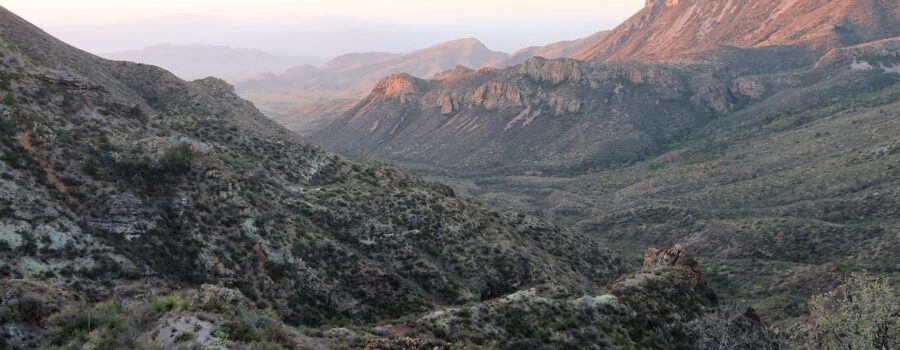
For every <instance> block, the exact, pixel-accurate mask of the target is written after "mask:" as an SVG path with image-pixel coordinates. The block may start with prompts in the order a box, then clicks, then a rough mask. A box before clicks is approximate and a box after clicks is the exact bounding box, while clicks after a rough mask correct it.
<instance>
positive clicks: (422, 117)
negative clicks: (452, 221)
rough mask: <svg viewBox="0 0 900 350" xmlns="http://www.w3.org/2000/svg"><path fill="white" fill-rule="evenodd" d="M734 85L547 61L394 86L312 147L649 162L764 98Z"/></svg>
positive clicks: (436, 158)
mask: <svg viewBox="0 0 900 350" xmlns="http://www.w3.org/2000/svg"><path fill="white" fill-rule="evenodd" d="M733 79H735V77H734V74H732V73H730V72H729V71H727V70H722V69H717V68H716V67H699V68H695V67H685V66H669V65H656V64H631V63H629V64H618V63H617V64H596V63H586V62H579V61H575V60H568V59H553V60H549V59H544V58H532V59H529V60H528V61H526V62H525V63H523V64H521V65H518V66H514V67H510V68H507V69H503V70H479V71H477V72H467V73H462V74H461V75H459V76H456V77H454V78H453V79H449V78H448V79H446V80H434V81H428V82H426V81H422V80H416V79H413V78H411V77H408V76H391V77H388V78H386V79H384V80H383V81H382V82H381V83H379V87H378V88H376V89H375V90H374V91H373V92H372V94H370V95H369V97H367V98H366V99H365V100H363V101H362V102H361V103H360V104H358V105H357V106H356V107H354V108H353V109H352V110H351V111H350V112H349V113H347V114H345V115H344V116H342V117H340V118H338V119H337V120H335V121H334V122H332V123H331V124H330V125H328V126H326V127H324V128H323V129H321V130H319V131H317V132H315V133H313V134H312V135H311V137H312V139H313V140H315V141H316V142H318V143H320V144H322V145H325V146H326V147H330V148H332V149H334V150H337V151H339V152H346V153H348V154H351V155H365V156H368V157H373V156H375V157H381V158H387V159H397V160H412V161H416V162H422V163H431V164H435V165H444V166H450V167H465V168H469V169H471V168H478V167H480V166H490V167H492V168H493V167H495V165H498V164H499V165H501V166H508V167H511V168H519V167H529V168H539V169H552V170H553V171H559V172H564V171H567V170H568V169H570V168H587V167H592V166H602V165H606V164H610V163H616V162H623V161H628V160H636V159H643V158H646V156H647V154H652V153H654V152H655V150H656V149H659V148H660V147H661V146H662V145H663V144H666V143H668V142H671V141H672V140H673V138H675V137H676V136H677V135H681V134H683V133H686V132H688V130H691V129H694V128H696V127H698V126H700V125H702V124H704V123H705V121H706V120H707V119H708V118H711V117H712V116H714V115H717V114H721V113H727V112H729V111H731V110H732V109H733V108H734V106H735V105H736V104H737V103H738V102H739V100H745V99H752V98H755V97H757V96H761V95H760V94H751V93H750V92H748V94H750V95H751V96H744V95H739V94H734V93H732V91H730V89H729V87H730V86H731V82H732V80H733ZM750 88H752V87H751V86H748V87H747V89H750ZM752 92H753V93H756V91H752ZM487 164H491V165H487ZM529 170H533V169H529Z"/></svg>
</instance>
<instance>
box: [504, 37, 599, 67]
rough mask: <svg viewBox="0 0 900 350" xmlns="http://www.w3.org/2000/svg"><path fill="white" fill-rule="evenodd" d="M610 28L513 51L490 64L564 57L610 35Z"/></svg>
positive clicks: (505, 65) (507, 65)
mask: <svg viewBox="0 0 900 350" xmlns="http://www.w3.org/2000/svg"><path fill="white" fill-rule="evenodd" d="M609 32H610V31H608V30H604V31H600V32H597V33H595V34H593V35H591V36H588V37H585V38H581V39H578V40H569V41H560V42H557V43H553V44H550V45H546V46H532V47H527V48H524V49H521V50H519V51H516V52H513V53H512V54H510V55H509V57H506V58H504V59H502V60H500V61H497V62H494V63H491V64H489V66H490V67H494V68H506V67H509V66H514V65H517V64H520V63H524V62H525V61H527V60H528V59H529V58H532V57H543V58H563V57H569V56H570V55H572V54H573V53H575V52H577V51H580V50H581V49H583V48H585V47H587V46H589V45H592V44H594V43H596V42H598V41H600V40H601V39H603V38H605V37H606V36H607V35H609Z"/></svg>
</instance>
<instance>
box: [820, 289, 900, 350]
mask: <svg viewBox="0 0 900 350" xmlns="http://www.w3.org/2000/svg"><path fill="white" fill-rule="evenodd" d="M810 311H811V313H812V317H813V320H812V324H811V329H810V336H811V337H810V341H811V342H812V343H813V344H809V345H811V346H812V347H814V348H821V349H827V350H870V349H877V350H891V349H900V301H898V294H897V291H895V290H894V289H893V288H892V287H891V285H890V284H889V283H888V281H887V280H886V279H885V278H884V277H876V276H871V275H869V274H866V273H860V274H853V275H852V276H850V278H849V279H848V281H847V283H846V284H845V285H844V286H842V287H840V288H838V289H836V290H834V291H831V292H828V293H825V294H821V295H817V296H814V297H813V298H812V300H811V301H810Z"/></svg>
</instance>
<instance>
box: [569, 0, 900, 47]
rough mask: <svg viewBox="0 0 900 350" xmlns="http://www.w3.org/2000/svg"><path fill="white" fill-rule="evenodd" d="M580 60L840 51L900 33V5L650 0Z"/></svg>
mask: <svg viewBox="0 0 900 350" xmlns="http://www.w3.org/2000/svg"><path fill="white" fill-rule="evenodd" d="M645 4H646V7H645V8H644V9H642V10H641V11H639V12H638V13H637V14H635V15H634V16H633V17H631V18H630V19H628V20H627V21H625V22H624V23H622V24H621V25H620V26H618V27H617V28H616V29H614V30H613V32H612V33H611V34H610V35H609V36H607V37H605V38H604V39H603V40H601V41H599V42H597V43H595V44H592V45H590V46H588V47H585V48H584V49H582V50H580V51H578V52H575V53H574V54H572V55H571V56H569V57H571V58H575V59H580V60H606V61H609V60H619V61H659V60H682V59H693V58H697V57H699V56H700V55H702V54H703V53H706V52H710V51H716V50H719V49H721V48H722V47H723V46H724V47H736V48H762V47H779V46H796V47H802V48H807V49H810V50H811V51H813V52H816V53H824V51H827V50H829V49H832V48H835V47H844V46H852V45H856V44H859V43H863V42H867V41H872V40H878V39H883V38H888V37H892V36H897V35H900V18H898V17H900V7H898V6H900V5H898V2H896V1H880V0H834V1H826V2H823V1H820V0H792V1H787V0H752V1H751V0H730V1H713V0H647V1H646V3H645Z"/></svg>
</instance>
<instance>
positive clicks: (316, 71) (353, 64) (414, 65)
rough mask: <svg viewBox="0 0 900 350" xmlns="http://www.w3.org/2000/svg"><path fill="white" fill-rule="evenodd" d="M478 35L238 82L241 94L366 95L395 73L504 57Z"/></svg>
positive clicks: (441, 68) (473, 64) (432, 71)
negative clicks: (416, 48) (491, 48)
mask: <svg viewBox="0 0 900 350" xmlns="http://www.w3.org/2000/svg"><path fill="white" fill-rule="evenodd" d="M505 57H506V54H504V53H500V52H494V51H491V50H490V49H488V48H487V47H486V46H484V44H482V43H481V42H480V41H478V40H477V39H474V38H469V39H460V40H454V41H450V42H446V43H442V44H438V45H435V46H432V47H428V48H424V49H421V50H416V51H413V52H410V53H405V54H390V53H360V54H348V55H343V56H339V57H337V58H335V59H333V60H331V61H329V62H327V63H326V64H325V65H323V66H322V67H321V68H317V67H313V66H300V67H295V68H292V69H289V70H287V71H286V72H284V73H281V74H277V75H276V74H266V75H263V76H261V77H258V78H255V79H250V80H246V81H242V82H240V83H238V84H237V90H238V92H240V93H260V92H293V93H297V92H303V91H309V92H314V93H317V94H318V95H319V96H320V97H326V98H353V97H360V96H365V94H366V93H368V92H369V91H371V90H372V87H373V86H375V83H377V82H378V80H380V79H381V78H383V77H385V76H387V75H390V74H394V73H407V74H412V75H415V76H421V77H431V76H433V75H435V74H437V73H440V72H443V71H445V70H447V69H451V68H453V67H455V66H458V65H462V66H466V67H476V68H478V67H482V66H484V65H486V64H489V63H491V62H496V61H499V60H501V59H504V58H505Z"/></svg>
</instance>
